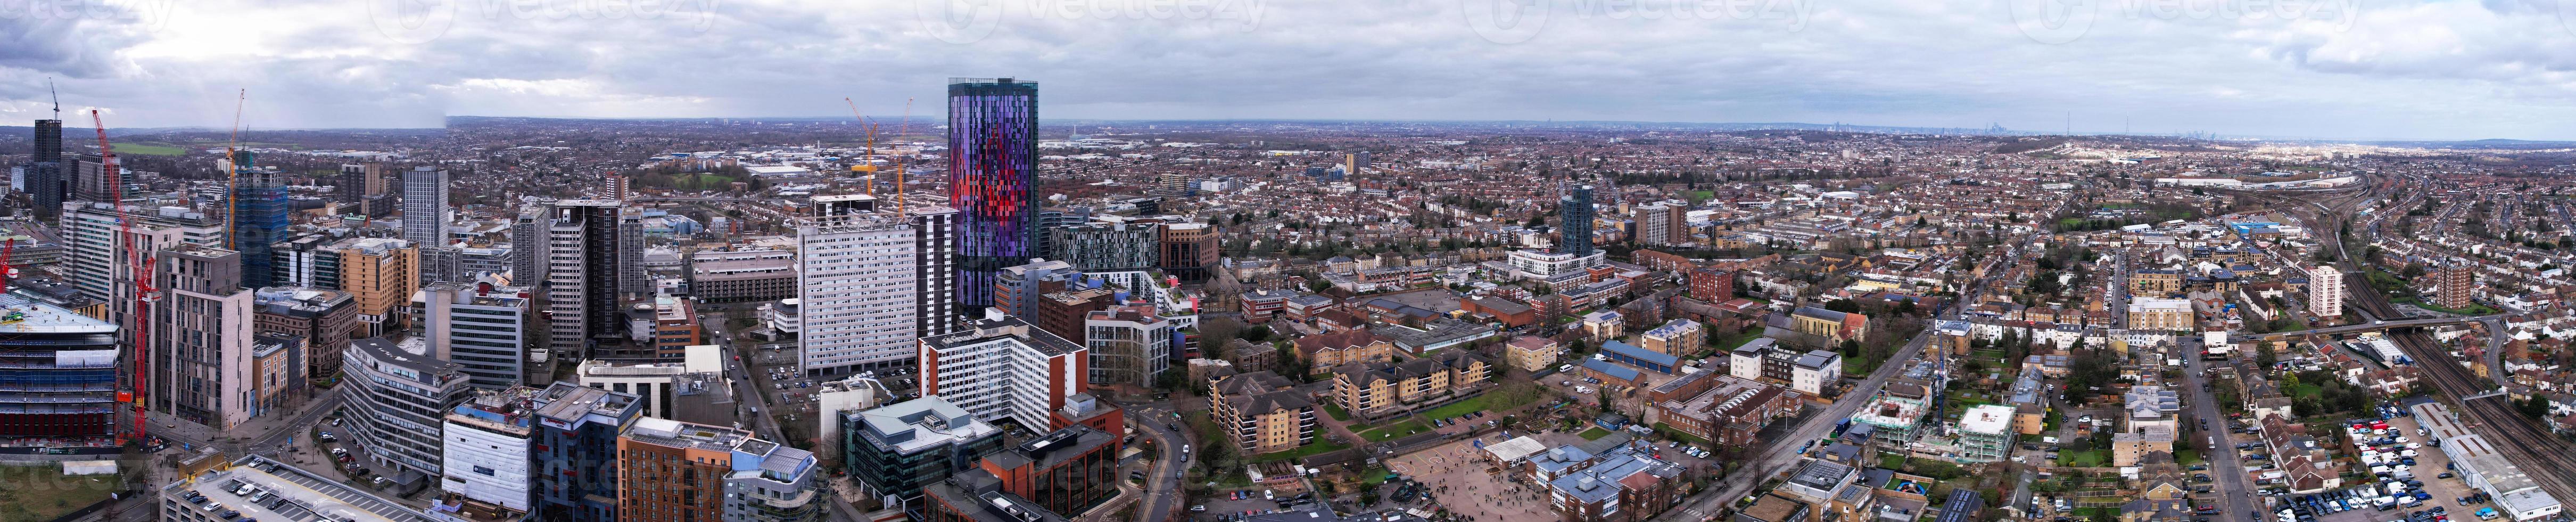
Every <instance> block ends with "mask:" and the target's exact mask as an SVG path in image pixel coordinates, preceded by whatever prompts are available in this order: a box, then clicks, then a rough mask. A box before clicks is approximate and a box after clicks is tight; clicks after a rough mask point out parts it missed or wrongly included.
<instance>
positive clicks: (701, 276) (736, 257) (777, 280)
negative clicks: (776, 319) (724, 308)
mask: <svg viewBox="0 0 2576 522" xmlns="http://www.w3.org/2000/svg"><path fill="white" fill-rule="evenodd" d="M689 296H690V297H694V298H697V300H698V301H699V302H701V303H706V304H733V303H762V302H769V301H776V300H780V299H793V298H795V297H796V253H795V252H788V251H784V250H762V251H756V252H699V253H697V254H696V255H695V256H694V258H693V259H692V260H691V261H690V263H689Z"/></svg>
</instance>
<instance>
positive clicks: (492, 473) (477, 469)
mask: <svg viewBox="0 0 2576 522" xmlns="http://www.w3.org/2000/svg"><path fill="white" fill-rule="evenodd" d="M474 472H475V473H479V474H482V475H483V476H486V477H491V476H499V475H500V472H498V471H494V470H493V469H492V468H486V467H482V466H475V467H474Z"/></svg>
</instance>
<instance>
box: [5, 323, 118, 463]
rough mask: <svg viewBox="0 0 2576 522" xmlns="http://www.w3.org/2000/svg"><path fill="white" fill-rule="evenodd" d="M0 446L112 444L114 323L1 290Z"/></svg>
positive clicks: (100, 447)
mask: <svg viewBox="0 0 2576 522" xmlns="http://www.w3.org/2000/svg"><path fill="white" fill-rule="evenodd" d="M0 307H6V311H5V312H0V395H5V396H8V397H17V398H21V399H23V400H24V402H22V403H20V404H17V405H14V407H11V408H9V409H7V410H5V411H0V447H16V446H41V447H48V448H61V449H63V450H69V451H75V452H84V453H90V452H100V451H105V452H113V451H115V449H116V445H115V439H114V437H115V436H116V433H117V415H116V410H117V407H118V406H120V405H121V404H120V403H118V402H117V398H116V390H117V382H118V378H117V377H118V375H119V372H118V371H117V363H118V362H119V353H120V351H119V350H118V349H117V343H116V330H117V325H115V324H112V323H108V322H106V321H101V320H98V319H96V318H92V317H88V316H84V315H80V314H78V313H73V312H72V311H71V310H69V309H65V308H63V307H60V306H54V305H53V304H50V303H46V302H44V301H42V300H38V299H36V298H33V297H29V296H26V295H23V294H18V293H5V294H0Z"/></svg>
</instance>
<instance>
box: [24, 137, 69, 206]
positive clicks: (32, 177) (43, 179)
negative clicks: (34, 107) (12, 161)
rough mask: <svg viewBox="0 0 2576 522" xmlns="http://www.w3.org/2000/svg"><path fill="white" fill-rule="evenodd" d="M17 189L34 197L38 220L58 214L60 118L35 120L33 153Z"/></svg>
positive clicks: (61, 176)
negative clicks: (24, 183) (22, 185)
mask: <svg viewBox="0 0 2576 522" xmlns="http://www.w3.org/2000/svg"><path fill="white" fill-rule="evenodd" d="M19 190H23V191H26V192H27V195H28V196H31V197H33V198H34V199H35V200H36V217H37V218H38V219H45V220H52V219H56V218H57V217H59V216H61V215H62V213H63V193H64V187H63V120H36V152H35V154H33V155H32V156H30V157H29V158H28V161H27V185H26V186H24V187H19Z"/></svg>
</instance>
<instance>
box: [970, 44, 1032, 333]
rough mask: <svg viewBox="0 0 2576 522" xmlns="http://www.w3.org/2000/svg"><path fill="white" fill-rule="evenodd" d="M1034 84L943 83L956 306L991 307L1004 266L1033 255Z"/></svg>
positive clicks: (974, 80) (990, 81)
mask: <svg viewBox="0 0 2576 522" xmlns="http://www.w3.org/2000/svg"><path fill="white" fill-rule="evenodd" d="M1037 154H1038V84H1037V83H1035V82H1022V81H1015V80H1013V79H1010V78H999V79H985V78H951V79H949V82H948V206H949V207H951V208H955V209H957V211H958V216H957V220H956V225H955V230H956V235H955V238H954V240H955V241H956V245H957V257H956V262H957V276H958V277H957V281H956V295H957V304H958V305H959V306H958V309H960V310H982V309H984V307H987V306H991V305H992V304H993V296H992V293H991V292H992V288H993V283H994V280H995V279H996V278H997V277H998V276H997V275H996V274H999V273H1000V272H1001V270H1002V268H1003V267H1009V266H1018V265H1021V264H1025V263H1028V260H1029V258H1030V257H1032V256H1035V255H1037V250H1036V249H1035V247H1036V246H1037V242H1038V240H1037V237H1038V227H1037V219H1036V218H1037V213H1038V210H1039V209H1038V208H1037V206H1036V203H1037V199H1036V192H1035V191H1036V190H1037V180H1038V175H1037V168H1038V164H1037V157H1038V156H1037Z"/></svg>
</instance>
